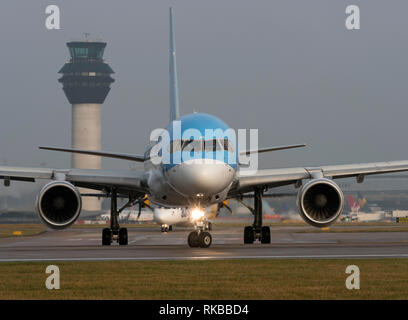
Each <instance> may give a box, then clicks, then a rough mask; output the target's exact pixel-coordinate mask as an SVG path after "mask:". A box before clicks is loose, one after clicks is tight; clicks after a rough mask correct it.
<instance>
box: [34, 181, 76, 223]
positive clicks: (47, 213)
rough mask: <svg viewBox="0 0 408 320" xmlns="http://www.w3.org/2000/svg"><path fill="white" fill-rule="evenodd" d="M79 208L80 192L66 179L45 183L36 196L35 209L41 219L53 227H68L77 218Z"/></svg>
mask: <svg viewBox="0 0 408 320" xmlns="http://www.w3.org/2000/svg"><path fill="white" fill-rule="evenodd" d="M81 208H82V199H81V194H80V192H79V191H78V189H77V188H76V187H74V186H73V185H72V184H71V183H69V182H66V181H53V182H50V183H48V184H46V185H45V186H44V187H43V188H42V189H41V191H40V193H39V195H38V198H37V211H38V213H39V215H40V218H41V220H42V221H43V222H44V223H45V224H46V225H47V226H49V227H50V228H53V229H64V228H68V227H69V226H70V225H71V224H73V223H74V222H75V221H76V219H77V218H78V216H79V214H80V213H81Z"/></svg>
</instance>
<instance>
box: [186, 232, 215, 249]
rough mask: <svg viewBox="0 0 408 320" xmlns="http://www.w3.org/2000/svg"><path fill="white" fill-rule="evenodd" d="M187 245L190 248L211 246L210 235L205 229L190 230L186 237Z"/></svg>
mask: <svg viewBox="0 0 408 320" xmlns="http://www.w3.org/2000/svg"><path fill="white" fill-rule="evenodd" d="M187 242H188V245H189V246H190V247H192V248H197V247H200V248H208V247H209V246H211V243H212V237H211V234H210V233H209V232H207V231H202V230H195V231H193V232H190V234H189V235H188V239H187Z"/></svg>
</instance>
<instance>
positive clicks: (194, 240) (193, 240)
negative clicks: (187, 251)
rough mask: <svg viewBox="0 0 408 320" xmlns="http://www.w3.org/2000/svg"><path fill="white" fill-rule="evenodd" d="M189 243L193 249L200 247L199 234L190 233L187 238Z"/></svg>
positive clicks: (195, 232)
mask: <svg viewBox="0 0 408 320" xmlns="http://www.w3.org/2000/svg"><path fill="white" fill-rule="evenodd" d="M187 242H188V245H189V246H190V247H191V248H196V247H198V232H197V231H193V232H190V234H189V235H188V238H187Z"/></svg>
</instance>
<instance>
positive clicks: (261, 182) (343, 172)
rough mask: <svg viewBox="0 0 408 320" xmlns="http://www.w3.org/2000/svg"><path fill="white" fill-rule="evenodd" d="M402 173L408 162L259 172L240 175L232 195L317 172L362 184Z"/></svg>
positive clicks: (297, 179)
mask: <svg viewBox="0 0 408 320" xmlns="http://www.w3.org/2000/svg"><path fill="white" fill-rule="evenodd" d="M402 171H408V161H407V160H404V161H388V162H370V163H357V164H345V165H330V166H321V167H310V168H307V167H306V168H302V167H298V168H282V169H267V170H258V172H257V173H255V174H253V175H246V174H244V173H238V176H237V180H236V183H235V185H234V187H233V188H232V189H231V192H230V193H244V192H248V191H251V190H252V189H253V188H254V187H256V186H265V187H270V188H273V187H280V186H284V185H289V184H295V183H297V182H299V181H301V180H303V179H311V178H312V175H313V174H314V173H315V172H321V174H322V176H323V177H325V178H332V179H340V178H350V177H357V179H358V182H362V181H363V179H364V176H366V175H374V174H384V173H392V172H402Z"/></svg>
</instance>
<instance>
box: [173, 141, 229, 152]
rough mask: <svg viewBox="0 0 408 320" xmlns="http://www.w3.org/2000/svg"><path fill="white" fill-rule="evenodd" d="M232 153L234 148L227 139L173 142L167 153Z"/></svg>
mask: <svg viewBox="0 0 408 320" xmlns="http://www.w3.org/2000/svg"><path fill="white" fill-rule="evenodd" d="M223 150H225V151H228V152H233V151H234V146H233V144H232V143H231V141H229V140H228V139H211V140H193V139H188V140H173V141H171V142H170V145H169V152H170V153H174V152H179V151H187V152H189V151H191V152H192V151H195V152H202V151H204V152H216V151H223Z"/></svg>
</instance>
